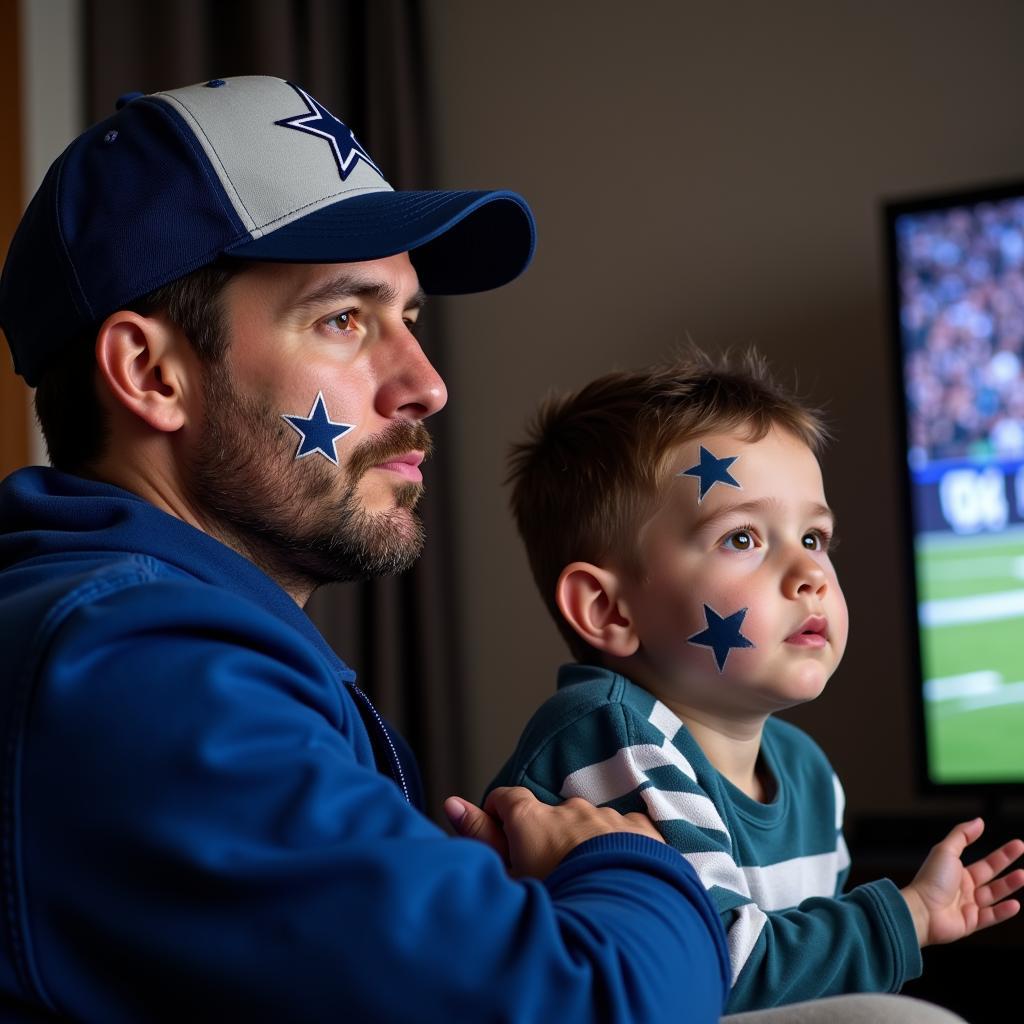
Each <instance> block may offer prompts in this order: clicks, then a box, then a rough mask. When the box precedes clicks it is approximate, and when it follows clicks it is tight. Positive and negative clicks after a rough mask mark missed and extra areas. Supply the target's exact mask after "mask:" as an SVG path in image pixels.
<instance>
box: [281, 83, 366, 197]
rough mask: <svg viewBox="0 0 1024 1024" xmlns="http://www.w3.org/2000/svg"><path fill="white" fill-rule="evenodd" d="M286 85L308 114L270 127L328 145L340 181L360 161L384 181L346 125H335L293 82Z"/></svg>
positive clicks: (288, 118)
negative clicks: (293, 91) (291, 129)
mask: <svg viewBox="0 0 1024 1024" xmlns="http://www.w3.org/2000/svg"><path fill="white" fill-rule="evenodd" d="M288 84H289V85H290V86H291V87H292V88H293V89H294V90H295V91H296V92H297V93H298V94H299V95H300V96H301V97H302V99H303V102H304V103H305V104H306V108H307V111H308V112H307V113H305V114H296V115H295V117H286V118H283V119H282V120H280V121H275V122H274V124H279V125H280V126H281V127H282V128H294V129H295V131H297V132H305V133H306V134H307V135H313V136H315V137H316V138H318V139H324V140H325V141H326V142H329V143H330V145H331V152H332V153H334V162H335V163H336V164H337V165H338V173H339V174H340V175H341V180H342V181H344V180H345V179H346V178H347V177H348V176H349V175H350V174H351V173H352V171H353V170H354V169H355V167H356V165H357V164H358V163H359V161H360V160H365V161H366V163H368V164H369V165H370V166H371V167H372V168H373V169H374V170H375V171H376V172H377V173H378V174H380V176H381V177H382V178H383V177H384V175H383V174H382V173H381V169H380V168H379V167H378V166H377V165H376V164H375V163H374V162H373V161H372V160H371V159H370V154H369V153H367V152H366V150H365V149H363V147H362V146H361V145H359V143H358V142H356V137H355V133H354V132H353V131H352V129H351V128H349V126H348V125H347V124H345V123H344V122H343V121H339V120H338V119H337V118H336V117H335V116H334V115H333V114H332V113H331V112H330V111H329V110H328V109H327V108H326V107H325V106H324V105H323V104H321V103H318V102H317V101H316V100H315V99H313V97H312V96H310V95H309V93H308V92H306V91H305V89H301V88H300V87H299V86H297V85H296V84H295V83H294V82H289V83H288Z"/></svg>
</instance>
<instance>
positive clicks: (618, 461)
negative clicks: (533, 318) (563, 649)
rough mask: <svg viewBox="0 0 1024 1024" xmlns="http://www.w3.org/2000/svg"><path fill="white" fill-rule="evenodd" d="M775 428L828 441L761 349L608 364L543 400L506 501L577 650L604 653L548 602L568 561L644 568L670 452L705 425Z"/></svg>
mask: <svg viewBox="0 0 1024 1024" xmlns="http://www.w3.org/2000/svg"><path fill="white" fill-rule="evenodd" d="M772 427H779V428H781V429H783V430H786V431H788V432H789V433H791V434H793V435H794V436H795V437H797V438H799V440H801V441H803V442H804V443H805V444H806V445H807V446H808V448H810V449H811V451H813V452H814V453H815V454H818V452H819V451H820V450H821V448H822V446H823V444H824V442H825V441H826V440H827V439H828V432H827V430H826V428H825V425H824V422H823V421H822V418H821V416H820V414H819V413H818V411H817V410H815V409H811V408H808V407H807V406H805V405H803V404H802V403H801V402H800V401H799V400H798V399H797V398H796V397H795V396H794V395H793V394H791V393H789V392H787V391H786V390H785V389H784V388H782V387H781V386H780V385H779V384H778V382H777V381H775V380H774V379H773V378H772V376H771V374H770V371H769V368H768V364H767V362H766V361H765V359H764V358H763V357H761V356H760V355H758V354H757V353H756V352H754V351H750V352H747V353H746V354H745V355H744V356H743V358H742V359H741V361H740V363H739V365H734V364H733V363H732V362H731V361H730V360H729V358H728V357H727V356H723V357H721V358H719V359H718V360H715V359H713V358H711V357H710V356H708V355H706V354H704V353H703V352H700V351H696V350H695V351H693V352H692V353H690V354H689V355H688V356H687V357H686V358H685V359H682V360H680V361H677V362H672V363H667V364H663V365H659V366H653V367H649V368H646V369H640V370H629V371H620V372H615V373H609V374H607V375H606V376H604V377H599V378H598V379H597V380H595V381H593V382H591V383H590V384H587V385H586V386H585V387H584V388H582V389H580V390H579V391H577V392H575V393H571V394H568V395H561V396H555V397H552V398H549V399H548V400H547V401H545V403H544V404H543V405H542V406H541V408H540V410H539V411H538V412H537V415H536V416H535V417H534V419H533V421H532V422H531V423H530V425H529V427H528V436H527V439H526V440H525V441H523V442H521V443H519V444H515V445H513V446H512V447H511V449H510V454H509V474H508V477H507V478H506V481H505V482H506V483H511V484H512V495H511V505H512V512H513V515H514V516H515V520H516V525H517V526H518V528H519V534H520V536H521V537H522V538H523V541H524V543H525V544H526V552H527V556H528V557H529V560H530V568H531V569H532V570H533V578H534V580H535V581H536V583H537V586H538V587H539V588H540V592H541V594H542V596H543V597H544V601H545V603H546V604H547V606H548V610H549V611H550V612H551V614H552V615H553V616H554V619H555V622H556V624H557V625H558V628H559V630H560V631H561V633H562V635H563V637H565V639H566V640H567V641H568V644H569V647H570V649H571V651H572V653H573V656H574V657H575V658H577V659H578V660H579V661H583V662H592V663H600V660H601V655H600V652H598V651H596V650H595V649H594V648H592V647H591V646H590V645H589V644H587V643H586V642H585V641H584V640H582V639H581V638H580V636H579V635H578V634H577V633H576V631H575V630H574V629H573V628H572V627H571V626H570V625H569V624H568V623H567V622H566V621H565V619H564V618H563V617H562V615H561V613H560V612H559V609H558V606H557V604H556V603H555V588H556V586H557V583H558V577H559V575H560V573H561V572H562V570H563V569H564V568H565V566H567V565H568V564H569V563H571V562H574V561H577V560H579V561H586V562H592V563H594V564H595V565H602V564H608V563H609V562H611V563H613V564H614V565H615V566H616V568H617V569H618V570H619V571H622V572H627V573H631V574H633V575H637V574H639V573H640V571H641V568H642V567H641V565H640V562H639V552H638V550H637V545H636V538H637V536H638V533H639V530H640V527H641V526H642V525H643V524H644V523H646V522H647V521H648V520H649V519H650V517H651V516H652V515H653V514H654V511H655V508H656V505H657V501H658V499H659V497H660V495H661V493H662V490H663V487H664V483H665V474H666V471H667V469H668V465H667V456H668V455H669V454H670V453H671V451H672V449H674V448H675V447H676V446H678V445H679V444H681V443H682V442H684V441H687V440H690V439H692V438H694V437H697V436H699V435H702V434H709V433H715V432H719V431H729V430H736V429H739V428H744V429H745V432H746V435H747V436H748V437H749V439H750V440H751V441H757V440H760V439H761V438H762V437H764V436H765V435H766V434H767V433H768V431H769V430H770V429H771V428H772Z"/></svg>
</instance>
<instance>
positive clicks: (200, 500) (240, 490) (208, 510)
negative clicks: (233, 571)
mask: <svg viewBox="0 0 1024 1024" xmlns="http://www.w3.org/2000/svg"><path fill="white" fill-rule="evenodd" d="M206 370H207V371H208V372H207V373H206V375H205V376H204V378H203V401H204V405H205V421H204V423H203V426H202V430H203V437H202V438H201V440H200V441H199V443H198V445H197V448H196V451H195V455H194V457H193V458H192V460H191V465H190V480H189V486H190V488H191V492H192V496H193V498H194V499H195V501H196V504H197V506H198V509H199V511H200V513H201V514H202V515H203V516H205V517H206V518H207V520H208V526H209V528H210V532H212V533H214V534H216V535H219V536H220V537H221V539H223V540H225V541H226V542H227V543H228V544H230V545H231V546H232V547H234V548H236V550H239V551H241V553H242V554H244V555H246V556H247V557H248V558H250V559H251V560H252V561H253V562H255V563H256V564H257V565H259V566H260V568H262V569H263V570H264V571H265V572H266V573H267V574H268V575H269V576H271V577H273V578H274V579H275V580H277V582H278V583H280V584H281V586H283V587H284V588H285V589H289V590H290V589H300V590H309V591H310V592H312V590H313V589H315V588H316V587H317V586H319V585H320V584H323V583H331V582H342V581H345V582H347V581H352V580H362V579H370V578H372V577H375V576H390V575H393V574H395V573H400V572H404V571H405V570H406V569H408V568H409V567H410V566H411V565H412V564H413V562H415V561H416V559H417V557H418V556H419V554H420V551H421V550H422V549H423V526H422V524H421V522H420V520H419V517H418V516H417V515H416V514H415V512H414V509H415V507H416V505H417V503H418V502H419V499H420V497H421V495H422V493H423V487H422V485H421V484H418V483H406V484H402V485H401V486H399V487H397V488H396V489H395V492H394V507H393V508H391V509H389V510H387V511H385V512H368V511H367V510H366V509H365V508H364V507H363V506H362V505H361V504H360V501H359V497H358V495H357V494H356V485H357V484H358V482H359V480H360V478H361V477H362V476H363V474H365V473H366V471H367V470H368V469H370V468H371V467H373V466H376V465H379V464H380V463H382V462H386V461H387V460H388V459H389V458H395V457H397V456H400V455H403V454H405V453H407V452H409V451H414V450H415V451H422V452H425V453H426V454H429V453H430V449H431V442H430V434H429V433H428V432H427V429H426V428H425V427H424V426H423V424H422V423H413V422H409V421H404V420H403V421H399V422H396V423H394V424H392V425H391V426H389V427H387V428H386V429H385V430H383V431H381V432H380V433H379V434H377V435H375V436H374V437H370V438H367V439H366V440H364V441H361V442H360V443H359V444H358V445H356V446H355V448H353V450H352V453H351V455H350V456H349V459H348V461H347V464H346V463H345V462H344V461H342V465H341V466H340V467H338V466H334V465H333V464H331V463H329V462H328V461H327V460H326V459H323V458H321V457H319V456H318V455H317V454H316V453H314V454H313V455H310V456H306V457H305V458H302V459H296V458H295V457H294V446H295V433H294V431H292V430H291V429H290V428H289V427H288V426H287V425H286V424H285V422H284V421H283V420H282V418H281V416H280V415H279V413H278V412H276V411H275V410H273V409H271V408H270V406H269V405H268V404H267V403H266V402H265V401H262V400H259V399H256V398H251V397H249V396H246V395H242V394H239V392H237V391H236V390H235V387H234V385H233V383H232V381H231V379H230V377H229V375H228V371H227V368H226V366H225V365H224V364H223V363H222V362H214V363H211V364H208V365H207V366H206ZM314 460H316V461H314ZM341 480H343V481H344V489H343V490H341V492H340V494H339V482H340V481H341Z"/></svg>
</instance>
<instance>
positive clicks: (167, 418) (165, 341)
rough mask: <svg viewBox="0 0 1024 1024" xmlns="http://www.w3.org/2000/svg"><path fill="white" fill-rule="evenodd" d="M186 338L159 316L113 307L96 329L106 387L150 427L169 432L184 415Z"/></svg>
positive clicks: (97, 346) (178, 426)
mask: <svg viewBox="0 0 1024 1024" xmlns="http://www.w3.org/2000/svg"><path fill="white" fill-rule="evenodd" d="M186 347H188V341H187V340H186V339H185V337H184V336H183V335H182V333H181V331H180V330H179V329H178V328H176V327H174V326H173V325H171V324H170V323H168V322H167V321H166V320H164V319H163V318H162V317H158V316H141V315H140V314H138V313H134V312H132V311H131V310H124V309H122V310H118V311H117V312H116V313H111V315H110V316H108V317H107V319H106V320H105V321H104V322H103V324H102V326H101V327H100V329H99V331H98V333H97V335H96V365H97V367H98V368H99V373H100V377H101V378H102V380H103V382H104V383H105V385H106V389H107V391H108V392H109V393H110V394H111V395H112V396H113V398H115V399H116V400H117V401H118V402H119V403H120V404H121V405H122V406H124V408H126V409H128V410H129V411H130V412H132V413H134V414H135V415H136V416H138V417H139V419H141V420H143V421H144V422H145V423H147V424H148V425H149V426H150V427H152V428H153V429H154V430H159V431H162V432H165V433H171V432H173V431H175V430H178V429H180V428H181V427H182V426H183V425H184V424H185V420H186V419H187V414H186V408H185V402H184V398H185V384H186V378H187V369H188V367H187V353H186V352H185V351H184V348H186Z"/></svg>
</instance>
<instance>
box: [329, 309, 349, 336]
mask: <svg viewBox="0 0 1024 1024" xmlns="http://www.w3.org/2000/svg"><path fill="white" fill-rule="evenodd" d="M325 323H327V324H328V325H330V324H333V325H335V326H337V328H338V330H340V331H351V330H354V329H355V326H356V311H355V310H354V309H347V310H345V312H344V313H335V314H334V316H331V317H328V318H327V320H326V321H325Z"/></svg>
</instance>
